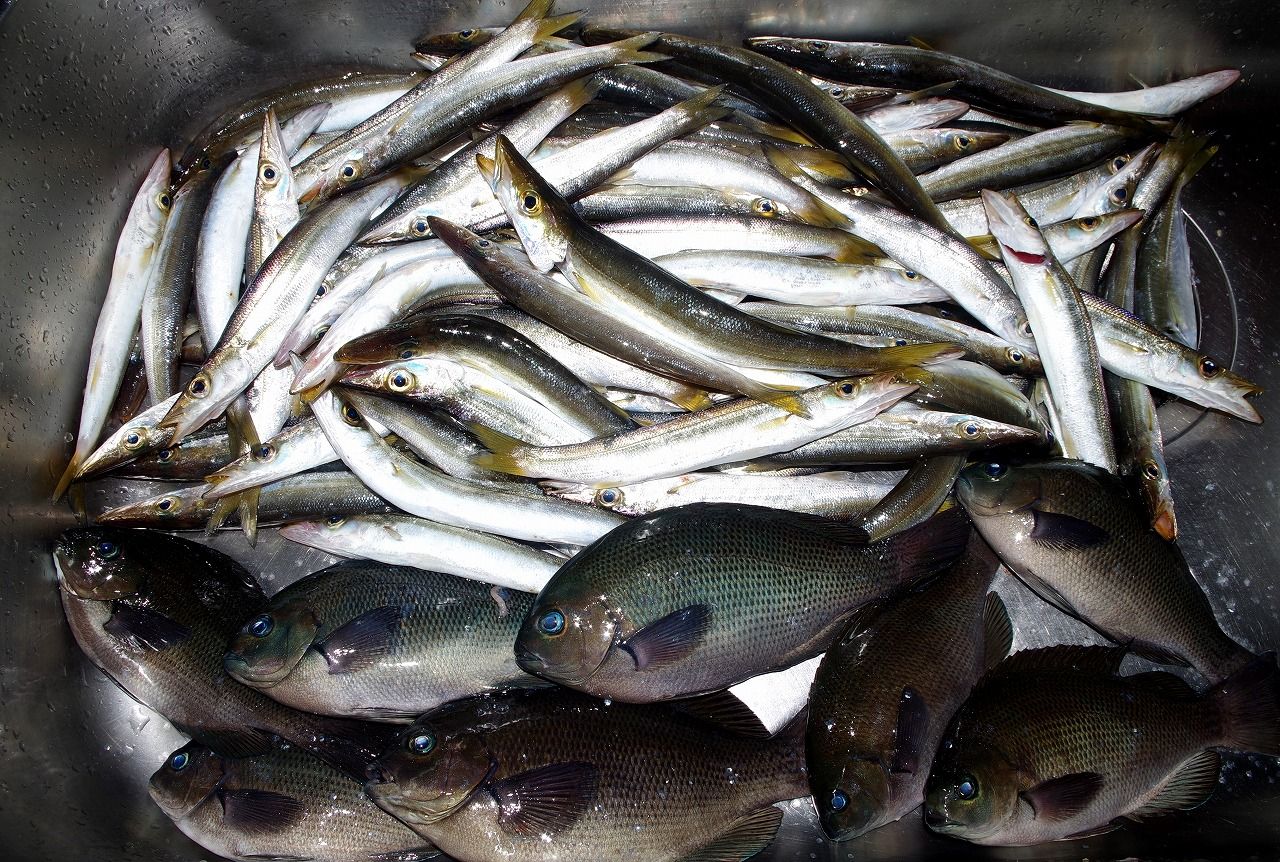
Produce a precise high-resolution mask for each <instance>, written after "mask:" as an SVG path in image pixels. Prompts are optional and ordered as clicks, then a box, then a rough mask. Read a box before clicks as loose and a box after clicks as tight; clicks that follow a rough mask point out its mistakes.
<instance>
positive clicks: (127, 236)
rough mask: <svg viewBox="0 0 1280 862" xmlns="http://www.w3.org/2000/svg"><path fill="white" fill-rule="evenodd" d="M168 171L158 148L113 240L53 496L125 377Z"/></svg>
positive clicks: (98, 433)
mask: <svg viewBox="0 0 1280 862" xmlns="http://www.w3.org/2000/svg"><path fill="white" fill-rule="evenodd" d="M169 171H170V155H169V151H168V150H161V151H160V152H159V153H157V154H156V157H155V158H154V159H152V161H151V166H150V167H149V168H148V169H147V172H146V174H145V175H144V176H143V179H142V184H141V185H140V186H139V187H138V191H137V194H135V195H134V198H133V203H132V204H130V206H129V214H128V215H127V216H126V217H125V222H124V226H123V227H122V228H121V229H120V237H119V239H118V240H116V252H115V258H114V259H113V261H112V263H111V281H110V283H109V284H108V285H107V293H106V296H105V297H103V300H102V310H101V311H100V312H99V313H98V322H97V324H96V325H95V327H94V331H93V342H92V345H91V347H90V348H89V372H88V375H87V376H86V378H85V384H84V400H83V401H82V402H81V405H80V426H79V429H78V430H77V432H76V446H75V451H74V452H73V453H72V455H71V461H70V463H68V464H67V467H66V470H65V472H64V473H63V474H62V477H61V478H60V479H59V480H58V485H57V487H56V488H55V489H54V494H53V496H54V499H55V500H57V499H59V498H61V497H62V495H63V494H64V493H65V492H66V490H67V486H68V485H70V484H71V482H72V480H74V479H76V478H78V477H79V476H80V475H82V474H83V470H82V468H83V467H84V465H85V463H86V461H87V459H88V458H89V456H90V455H92V454H93V450H94V447H95V446H96V445H97V444H98V440H99V439H100V438H101V437H102V432H103V429H104V428H105V427H106V423H107V415H108V413H110V411H111V404H112V401H113V399H114V398H115V397H116V392H117V391H119V389H120V383H121V381H122V380H123V379H124V375H125V368H126V367H127V365H128V362H129V350H130V340H131V339H132V337H133V333H134V332H135V331H136V330H137V328H138V322H139V320H140V319H141V317H142V301H143V296H144V295H145V294H146V290H147V285H148V283H149V282H150V280H151V278H152V276H153V275H154V274H155V269H156V263H157V257H156V253H157V251H158V249H159V246H160V242H161V238H162V237H163V235H164V228H165V224H166V222H167V221H168V218H169V213H170V211H171V208H172V205H173V199H172V198H171V197H170V195H169V192H168V190H167V186H168V182H169Z"/></svg>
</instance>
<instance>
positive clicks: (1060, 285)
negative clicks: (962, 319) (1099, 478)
mask: <svg viewBox="0 0 1280 862" xmlns="http://www.w3.org/2000/svg"><path fill="white" fill-rule="evenodd" d="M982 200H983V203H984V204H985V205H986V207H987V221H988V223H989V224H990V225H991V233H992V235H993V236H995V238H996V240H997V241H998V242H999V244H1000V255H1001V257H1003V258H1004V262H1005V266H1007V267H1009V273H1010V275H1012V276H1013V285H1014V289H1015V290H1016V291H1017V293H1018V299H1019V300H1021V302H1022V307H1023V308H1024V309H1026V312H1027V317H1028V319H1029V320H1030V322H1031V331H1032V333H1033V334H1034V335H1035V337H1036V346H1037V349H1038V352H1039V354H1040V361H1041V363H1042V364H1043V365H1044V373H1045V379H1046V380H1047V381H1048V384H1049V391H1050V392H1051V393H1052V395H1053V401H1054V404H1055V405H1056V406H1057V409H1058V415H1059V417H1060V419H1061V422H1062V427H1061V436H1059V437H1058V440H1057V443H1058V446H1059V447H1060V448H1061V450H1062V454H1063V455H1065V456H1066V457H1068V458H1073V459H1077V460H1081V461H1087V462H1088V463H1090V464H1096V465H1097V466H1099V467H1101V468H1103V469H1104V470H1107V471H1109V472H1112V473H1114V472H1116V469H1117V465H1116V450H1115V442H1114V438H1113V437H1112V432H1111V414H1110V411H1109V410H1108V407H1107V392H1106V388H1105V386H1104V385H1103V382H1102V366H1101V365H1100V364H1099V361H1098V345H1097V342H1096V341H1095V339H1094V335H1093V326H1092V324H1091V323H1090V320H1089V314H1088V312H1087V311H1086V310H1085V307H1084V301H1083V300H1082V299H1081V298H1080V291H1079V290H1077V289H1076V286H1075V283H1074V282H1073V281H1072V280H1071V276H1069V275H1067V273H1066V271H1065V270H1064V269H1063V268H1062V265H1061V264H1060V263H1059V262H1058V261H1057V260H1056V259H1055V258H1054V257H1053V252H1052V251H1051V250H1050V249H1049V245H1048V243H1047V242H1046V241H1045V239H1044V235H1043V234H1041V233H1040V230H1039V227H1038V224H1037V222H1036V221H1035V219H1033V218H1032V217H1031V216H1029V215H1028V214H1027V211H1026V210H1025V209H1023V208H1022V205H1021V204H1019V203H1018V200H1017V198H1010V197H1006V196H1004V195H1001V194H997V193H996V192H991V191H986V190H984V191H983V195H982Z"/></svg>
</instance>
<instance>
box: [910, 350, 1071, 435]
mask: <svg viewBox="0 0 1280 862" xmlns="http://www.w3.org/2000/svg"><path fill="white" fill-rule="evenodd" d="M898 377H899V379H900V380H902V381H903V382H904V383H913V384H915V385H916V386H917V387H918V388H917V389H916V391H915V392H914V393H912V395H911V400H913V401H915V402H916V403H918V404H923V405H925V406H928V407H943V408H945V409H947V410H956V411H961V412H965V413H973V414H975V415H977V416H987V417H990V418H991V419H994V420H995V421H997V422H1003V423H1005V424H1007V425H1016V426H1017V427H1019V428H1026V429H1029V430H1031V431H1035V432H1036V433H1037V434H1039V435H1040V439H1041V440H1042V441H1045V442H1048V441H1049V440H1050V439H1051V437H1052V435H1051V434H1050V433H1049V428H1048V426H1046V425H1045V423H1044V420H1043V419H1042V418H1041V417H1040V413H1039V412H1038V411H1037V410H1036V408H1035V405H1033V404H1032V403H1031V402H1030V401H1029V400H1028V399H1027V396H1026V395H1023V394H1022V390H1021V389H1019V388H1018V387H1017V386H1014V385H1013V384H1012V383H1010V382H1009V381H1008V380H1006V379H1005V378H1003V377H1001V376H1000V375H999V374H997V373H996V372H995V371H992V370H991V369H990V368H988V367H987V366H985V365H982V364H980V363H977V362H969V361H967V360H964V359H957V360H955V361H953V362H944V363H942V364H941V365H939V366H935V367H933V368H913V369H909V370H906V371H901V372H898Z"/></svg>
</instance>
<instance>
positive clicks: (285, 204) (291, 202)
mask: <svg viewBox="0 0 1280 862" xmlns="http://www.w3.org/2000/svg"><path fill="white" fill-rule="evenodd" d="M315 107H318V106H314V105H313V106H312V108H315ZM312 108H308V109H307V110H308V111H310V110H312ZM257 169H258V174H257V178H256V179H255V180H254V201H255V205H256V206H258V207H259V208H268V209H270V210H271V212H272V213H275V211H276V210H282V211H283V212H284V213H285V214H286V215H287V214H288V212H289V208H290V207H292V211H293V212H292V214H293V216H294V217H295V218H296V217H297V213H298V204H297V192H296V189H295V188H294V181H293V169H292V168H291V167H290V166H289V151H288V149H287V148H286V147H285V145H284V139H283V134H282V133H281V131H280V122H279V120H278V119H277V118H276V112H275V109H273V108H269V109H267V112H266V114H265V115H264V116H263V119H262V137H261V138H260V139H259V141H258V163H257Z"/></svg>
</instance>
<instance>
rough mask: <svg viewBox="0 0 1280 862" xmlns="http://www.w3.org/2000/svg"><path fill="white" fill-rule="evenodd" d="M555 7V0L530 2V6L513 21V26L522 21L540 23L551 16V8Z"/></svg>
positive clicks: (533, 0) (534, 0)
mask: <svg viewBox="0 0 1280 862" xmlns="http://www.w3.org/2000/svg"><path fill="white" fill-rule="evenodd" d="M554 5H555V0H529V2H528V4H527V5H526V6H525V7H524V8H523V9H521V10H520V13H519V14H518V15H516V17H515V18H514V19H513V20H512V21H511V23H512V24H516V23H519V22H520V21H540V20H542V19H543V18H546V17H547V16H548V15H549V14H551V7H552V6H554Z"/></svg>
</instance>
